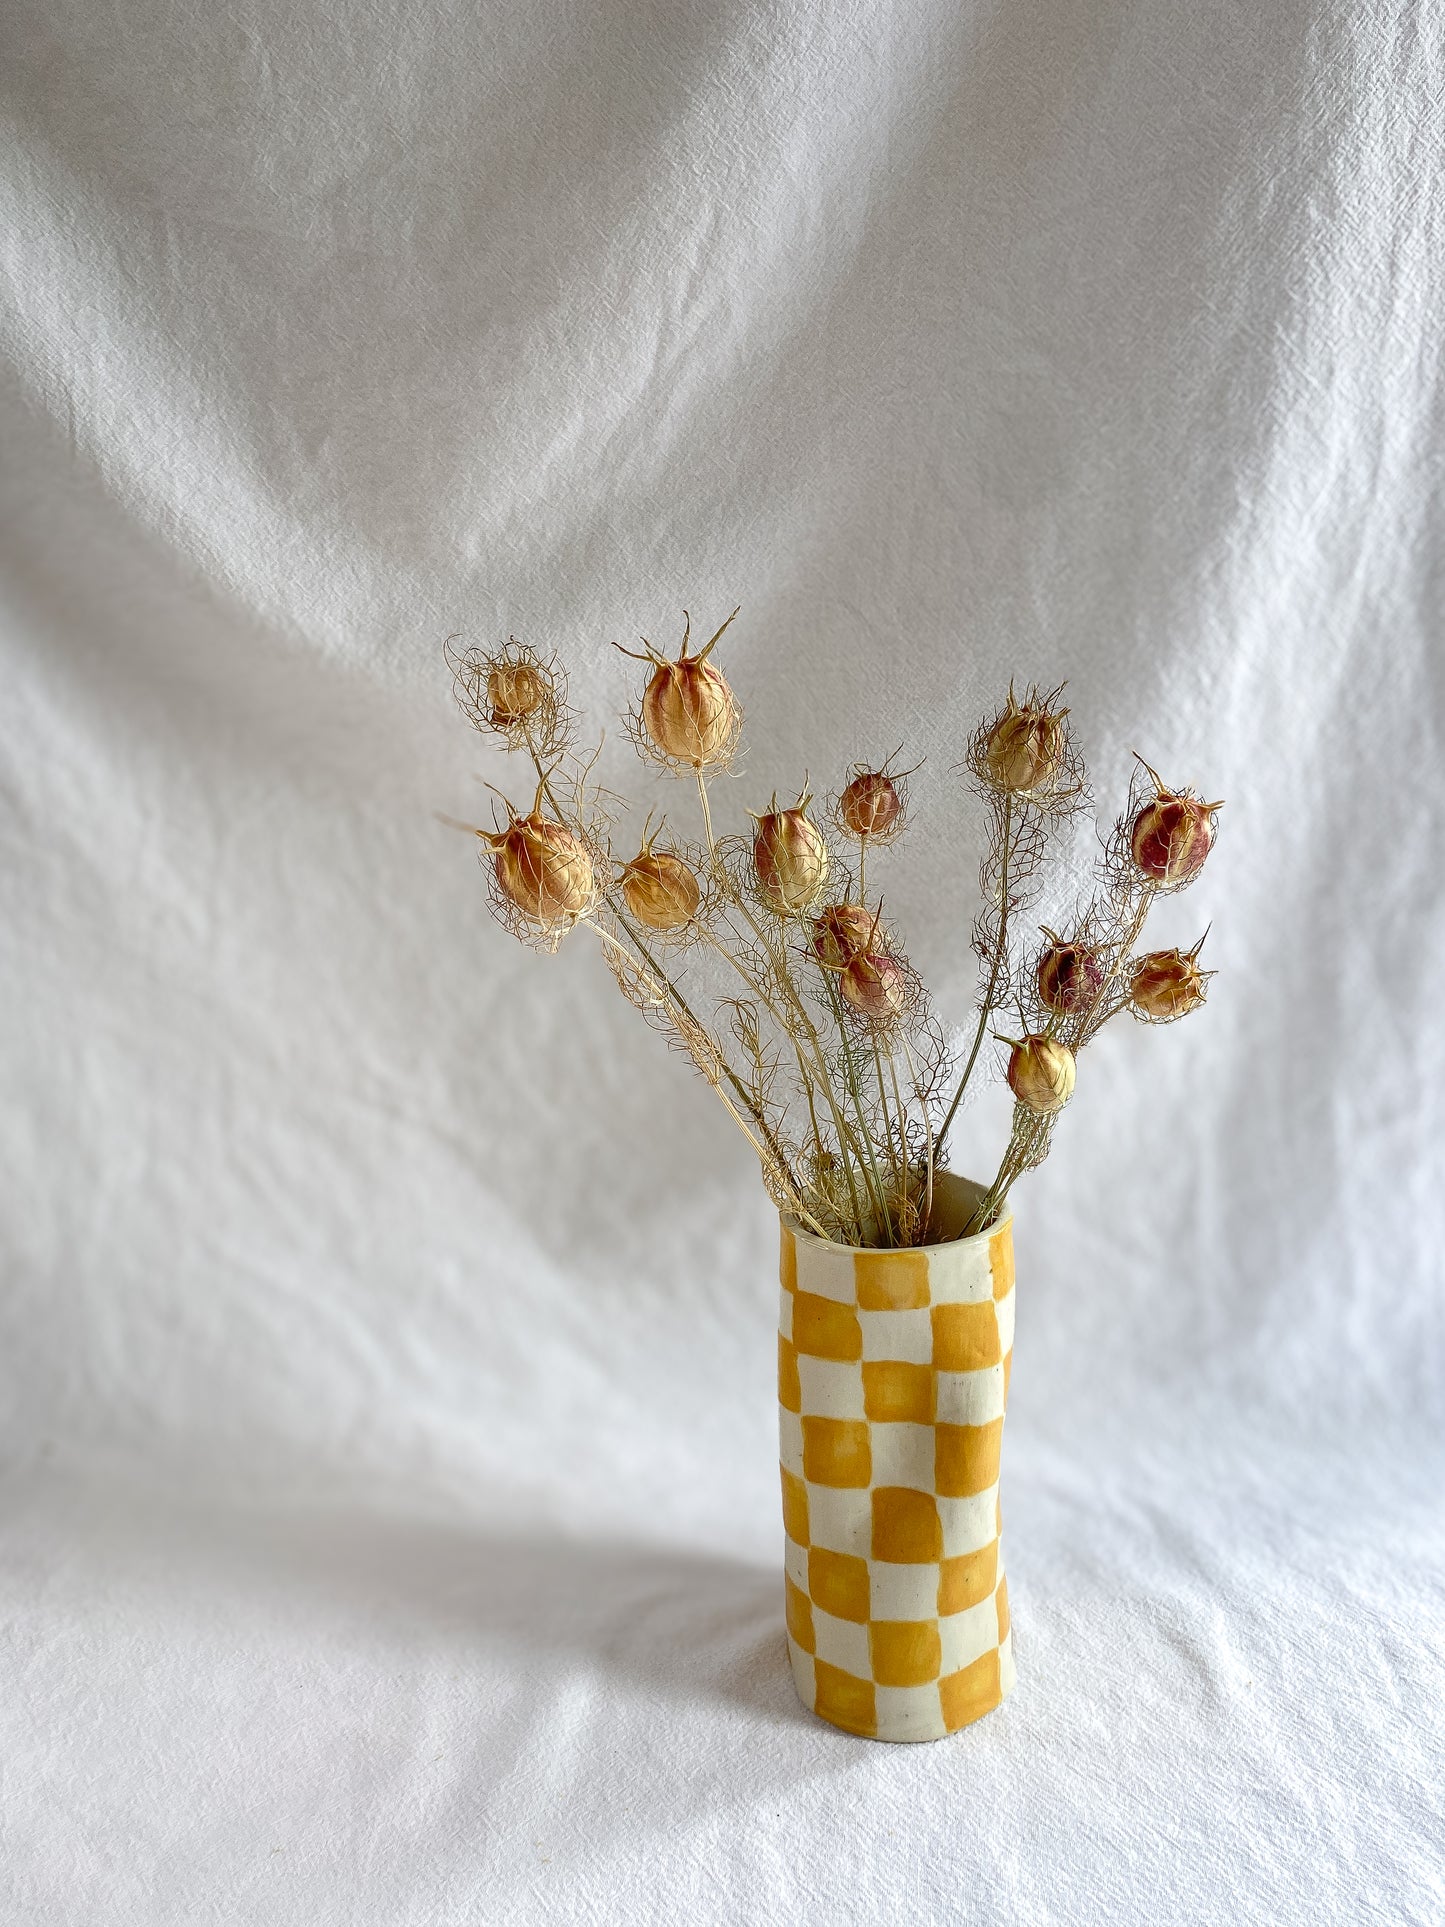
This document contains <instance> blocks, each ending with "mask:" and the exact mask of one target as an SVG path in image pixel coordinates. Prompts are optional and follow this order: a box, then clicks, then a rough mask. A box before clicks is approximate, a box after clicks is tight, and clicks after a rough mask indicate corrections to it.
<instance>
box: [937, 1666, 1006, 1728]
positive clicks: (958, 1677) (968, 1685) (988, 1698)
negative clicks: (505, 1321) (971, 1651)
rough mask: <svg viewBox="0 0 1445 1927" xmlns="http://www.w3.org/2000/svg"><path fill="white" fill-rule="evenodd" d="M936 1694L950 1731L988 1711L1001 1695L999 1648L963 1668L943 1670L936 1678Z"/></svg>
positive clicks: (965, 1724)
mask: <svg viewBox="0 0 1445 1927" xmlns="http://www.w3.org/2000/svg"><path fill="white" fill-rule="evenodd" d="M938 1697H939V1699H940V1701H941V1702H942V1705H943V1723H944V1725H945V1726H946V1727H947V1728H948V1730H949V1732H950V1733H956V1732H957V1731H958V1729H959V1727H960V1726H967V1725H968V1723H969V1721H970V1720H977V1719H982V1717H983V1715H984V1714H985V1713H991V1712H992V1711H993V1709H994V1707H995V1706H997V1705H998V1703H999V1701H1000V1700H1001V1699H1002V1698H1003V1685H1002V1682H1001V1681H1000V1679H999V1670H998V1649H997V1648H996V1647H995V1649H994V1650H993V1651H992V1652H988V1653H984V1654H983V1655H982V1657H981V1658H979V1659H976V1660H975V1661H974V1662H973V1664H972V1666H965V1667H964V1668H963V1670H962V1672H959V1673H948V1674H946V1675H945V1676H944V1678H942V1679H941V1680H940V1681H939V1682H938Z"/></svg>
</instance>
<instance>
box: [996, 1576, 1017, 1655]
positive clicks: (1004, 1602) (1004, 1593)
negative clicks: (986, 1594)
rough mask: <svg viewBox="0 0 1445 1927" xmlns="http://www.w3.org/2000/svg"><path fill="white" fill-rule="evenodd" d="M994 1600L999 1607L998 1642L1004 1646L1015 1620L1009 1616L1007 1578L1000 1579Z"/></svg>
mask: <svg viewBox="0 0 1445 1927" xmlns="http://www.w3.org/2000/svg"><path fill="white" fill-rule="evenodd" d="M993 1601H994V1605H995V1606H996V1607H997V1608H998V1643H999V1645H1000V1646H1002V1645H1003V1643H1004V1641H1005V1640H1006V1639H1007V1638H1008V1629H1009V1627H1010V1626H1011V1625H1012V1624H1013V1621H1012V1620H1011V1619H1010V1618H1009V1616H1008V1581H1007V1579H1000V1580H999V1582H998V1591H997V1592H996V1593H995V1594H994V1596H993Z"/></svg>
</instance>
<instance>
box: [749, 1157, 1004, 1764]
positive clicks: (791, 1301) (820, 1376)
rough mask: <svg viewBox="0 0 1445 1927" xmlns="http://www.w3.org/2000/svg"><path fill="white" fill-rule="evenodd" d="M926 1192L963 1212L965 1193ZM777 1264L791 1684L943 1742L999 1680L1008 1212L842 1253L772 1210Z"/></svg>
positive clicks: (862, 1722) (828, 1707) (855, 1724)
mask: <svg viewBox="0 0 1445 1927" xmlns="http://www.w3.org/2000/svg"><path fill="white" fill-rule="evenodd" d="M939 1186H940V1190H941V1192H943V1193H944V1194H945V1195H944V1207H945V1212H946V1213H949V1212H951V1215H952V1216H953V1217H954V1219H955V1221H956V1222H958V1223H962V1222H963V1221H964V1219H965V1218H966V1215H967V1211H968V1209H969V1208H970V1207H971V1205H972V1202H973V1198H974V1197H975V1196H976V1195H977V1194H976V1191H975V1189H974V1187H973V1186H971V1185H968V1184H966V1183H965V1182H964V1181H963V1180H962V1179H957V1178H951V1177H947V1176H941V1177H940V1179H939ZM781 1271H782V1294H781V1305H780V1310H779V1327H778V1423H779V1435H780V1456H781V1460H782V1477H783V1526H784V1530H785V1532H786V1535H787V1537H786V1542H785V1546H786V1549H785V1569H786V1575H787V1576H786V1578H785V1580H784V1586H785V1589H786V1597H787V1625H788V1652H789V1655H790V1657H791V1659H792V1663H793V1678H794V1679H795V1681H796V1682H797V1687H798V1692H799V1694H800V1696H801V1697H802V1700H803V1703H804V1704H805V1705H806V1706H809V1707H811V1708H812V1710H813V1711H814V1712H815V1713H817V1714H819V1715H820V1717H821V1718H823V1719H825V1720H830V1721H831V1722H832V1723H833V1725H835V1726H841V1727H844V1728H846V1729H847V1731H848V1732H850V1733H862V1734H866V1735H868V1736H869V1737H870V1738H873V1739H879V1740H934V1739H940V1738H942V1736H943V1735H944V1734H945V1733H952V1732H955V1731H956V1730H957V1729H958V1728H959V1727H961V1726H966V1725H967V1724H968V1723H969V1721H970V1720H976V1719H979V1718H980V1717H981V1716H982V1715H983V1714H985V1713H987V1712H990V1711H991V1710H992V1709H993V1708H994V1707H995V1706H997V1705H998V1704H999V1702H1000V1701H1001V1700H1002V1699H1003V1697H1004V1695H1005V1694H1006V1693H1008V1692H1009V1691H1010V1690H1011V1689H1012V1687H1013V1683H1014V1666H1013V1642H1012V1639H1011V1637H1010V1633H1009V1612H1008V1587H1007V1584H1006V1582H1005V1580H1004V1573H1003V1559H1002V1555H1001V1552H1000V1541H999V1531H1000V1524H1001V1520H1000V1512H999V1497H998V1477H999V1446H1000V1441H1001V1438H1002V1433H1003V1418H1004V1406H1005V1403H1006V1401H1007V1398H1008V1379H1009V1365H1010V1363H1011V1360H1012V1352H1013V1326H1014V1265H1013V1234H1012V1225H1011V1223H1009V1222H1005V1223H1004V1224H1003V1225H1001V1226H999V1227H998V1228H997V1229H996V1230H994V1231H993V1232H992V1233H990V1234H988V1235H983V1236H979V1237H974V1238H968V1239H957V1240H955V1241H954V1242H952V1243H948V1244H941V1245H930V1246H926V1247H923V1248H920V1249H918V1250H913V1251H853V1250H850V1249H848V1248H847V1247H846V1246H843V1245H834V1244H827V1243H825V1242H823V1240H821V1239H818V1238H814V1237H811V1236H810V1235H809V1234H808V1233H807V1232H805V1231H803V1230H802V1229H801V1228H799V1227H797V1226H796V1225H794V1226H790V1225H788V1224H784V1226H783V1233H782V1267H781Z"/></svg>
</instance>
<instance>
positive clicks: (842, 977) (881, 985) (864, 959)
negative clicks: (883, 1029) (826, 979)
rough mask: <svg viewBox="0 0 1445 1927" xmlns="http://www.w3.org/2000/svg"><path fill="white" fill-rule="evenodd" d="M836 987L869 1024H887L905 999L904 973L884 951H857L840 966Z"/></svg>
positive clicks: (906, 980) (896, 962)
mask: <svg viewBox="0 0 1445 1927" xmlns="http://www.w3.org/2000/svg"><path fill="white" fill-rule="evenodd" d="M838 988H839V990H840V991H841V992H842V994H843V1001H844V1002H845V1003H846V1004H847V1005H848V1006H849V1008H850V1009H851V1010H854V1011H856V1012H857V1013H858V1015H859V1016H860V1017H862V1018H865V1019H866V1020H867V1021H868V1022H869V1023H870V1024H888V1023H891V1022H892V1020H893V1019H894V1018H895V1017H896V1016H897V1015H898V1013H899V1011H901V1010H902V1008H903V1006H904V1003H905V1001H906V1000H907V996H908V975H907V972H906V971H905V970H904V967H903V965H902V964H901V963H900V962H899V961H898V959H897V958H896V957H890V956H889V955H888V953H887V951H886V950H860V951H856V952H855V953H854V955H853V956H851V957H850V958H849V959H848V961H847V963H846V964H845V965H844V966H843V969H842V971H841V973H840V974H839V977H838Z"/></svg>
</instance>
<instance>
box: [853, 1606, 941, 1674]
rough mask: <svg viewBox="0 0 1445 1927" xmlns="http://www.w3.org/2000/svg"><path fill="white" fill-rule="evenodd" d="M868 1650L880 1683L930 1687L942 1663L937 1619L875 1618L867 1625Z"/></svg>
mask: <svg viewBox="0 0 1445 1927" xmlns="http://www.w3.org/2000/svg"><path fill="white" fill-rule="evenodd" d="M868 1652H869V1657H870V1658H871V1660H872V1662H873V1677H874V1679H875V1680H876V1681H877V1682H878V1684H879V1685H880V1686H927V1685H928V1683H929V1681H930V1680H935V1679H937V1678H938V1669H939V1667H940V1666H941V1665H942V1664H943V1647H942V1644H941V1643H940V1641H939V1637H938V1621H937V1620H936V1619H875V1620H874V1621H873V1623H872V1624H871V1625H870V1626H869V1628H868Z"/></svg>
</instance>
